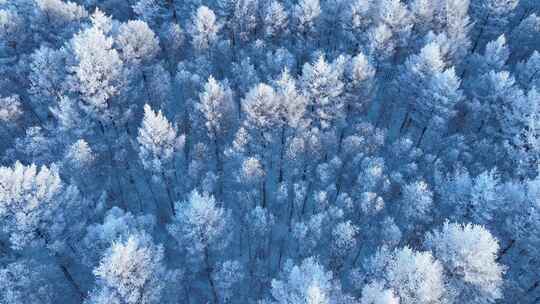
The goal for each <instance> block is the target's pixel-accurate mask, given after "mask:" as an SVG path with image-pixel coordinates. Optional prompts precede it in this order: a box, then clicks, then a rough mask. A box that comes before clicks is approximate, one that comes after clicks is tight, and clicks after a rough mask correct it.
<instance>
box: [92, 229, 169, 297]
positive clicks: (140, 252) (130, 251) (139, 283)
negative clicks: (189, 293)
mask: <svg viewBox="0 0 540 304" xmlns="http://www.w3.org/2000/svg"><path fill="white" fill-rule="evenodd" d="M163 255H164V253H163V247H162V246H160V245H155V244H153V243H152V240H151V239H149V237H148V236H145V235H132V236H130V237H129V238H128V239H127V240H125V241H117V242H114V243H112V245H111V248H110V249H109V250H108V251H107V253H106V254H105V255H104V256H103V258H102V259H101V262H100V263H99V266H97V267H96V268H95V269H94V274H95V275H96V277H97V278H98V281H97V287H96V289H95V290H94V291H92V293H91V294H90V297H89V298H88V299H87V301H86V303H89V304H98V303H99V304H101V303H133V304H135V303H148V304H150V303H160V298H161V294H162V290H163V289H164V288H165V287H166V286H167V280H168V279H169V277H170V275H171V274H170V273H169V272H168V271H167V269H166V268H165V266H164V265H163Z"/></svg>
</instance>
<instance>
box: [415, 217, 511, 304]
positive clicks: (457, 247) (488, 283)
mask: <svg viewBox="0 0 540 304" xmlns="http://www.w3.org/2000/svg"><path fill="white" fill-rule="evenodd" d="M425 246H426V247H427V248H429V249H431V250H432V251H433V254H434V256H435V257H436V258H437V259H438V260H439V261H440V262H441V263H442V265H443V267H444V268H445V271H446V272H447V273H448V278H449V283H450V285H451V286H450V288H452V293H453V294H452V295H451V297H452V298H454V301H457V302H460V301H471V302H473V303H494V302H495V301H496V300H497V299H499V298H501V297H502V276H503V274H504V267H502V266H501V265H500V264H499V263H498V262H497V252H498V251H499V244H498V242H497V240H496V239H495V238H494V237H493V236H492V235H491V233H489V231H487V230H486V229H485V228H483V227H482V226H478V225H471V224H466V225H460V224H451V223H449V222H446V223H445V224H444V225H443V227H442V229H440V230H435V231H434V232H432V233H428V234H427V236H426V240H425Z"/></svg>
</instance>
